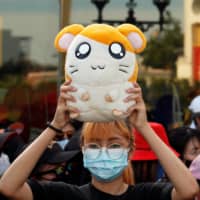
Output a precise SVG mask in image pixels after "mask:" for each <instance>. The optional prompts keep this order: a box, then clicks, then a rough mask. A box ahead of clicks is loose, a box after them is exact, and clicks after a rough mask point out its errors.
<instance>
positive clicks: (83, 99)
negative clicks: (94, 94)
mask: <svg viewBox="0 0 200 200" xmlns="http://www.w3.org/2000/svg"><path fill="white" fill-rule="evenodd" d="M89 99H90V95H89V93H88V92H85V93H83V94H82V95H81V100H82V101H88V100H89Z"/></svg>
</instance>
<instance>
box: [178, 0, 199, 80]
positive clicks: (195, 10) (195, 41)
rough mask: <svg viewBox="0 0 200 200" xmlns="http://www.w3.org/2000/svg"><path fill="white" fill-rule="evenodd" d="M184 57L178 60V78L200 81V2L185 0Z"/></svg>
mask: <svg viewBox="0 0 200 200" xmlns="http://www.w3.org/2000/svg"><path fill="white" fill-rule="evenodd" d="M183 30H184V55H183V56H182V57H179V59H178V60H177V78H178V79H188V80H189V81H190V82H191V83H194V82H195V81H200V0H184V22H183Z"/></svg>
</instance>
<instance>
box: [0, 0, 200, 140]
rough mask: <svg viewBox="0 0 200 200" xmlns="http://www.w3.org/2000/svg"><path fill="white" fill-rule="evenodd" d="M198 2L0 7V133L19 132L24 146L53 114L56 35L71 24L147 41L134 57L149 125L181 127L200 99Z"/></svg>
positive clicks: (105, 0) (8, 3) (52, 2)
mask: <svg viewBox="0 0 200 200" xmlns="http://www.w3.org/2000/svg"><path fill="white" fill-rule="evenodd" d="M199 15H200V0H171V1H170V0H71V1H70V0H42V1H41V0H34V1H32V0H0V128H4V127H6V126H8V125H9V124H11V123H12V122H16V121H20V122H22V123H23V124H24V131H23V137H24V139H25V141H28V140H30V139H31V138H33V137H35V136H36V135H38V134H39V133H40V131H41V129H43V128H44V127H45V125H46V121H48V120H51V119H52V117H53V114H54V111H55V107H56V102H57V95H58V92H59V91H58V88H59V85H60V84H61V83H62V82H63V81H64V72H63V67H64V55H61V54H58V53H57V52H56V50H55V48H54V38H55V36H56V34H57V33H58V31H59V30H60V29H61V28H62V27H64V26H66V25H68V24H72V23H80V24H83V25H88V24H91V23H94V22H98V23H108V24H111V25H114V26H115V25H116V26H117V25H119V24H121V23H126V22H128V23H133V24H136V25H137V26H139V27H140V28H141V29H142V30H143V31H144V32H145V35H146V37H147V38H148V45H147V48H146V50H145V51H144V53H142V54H141V55H139V56H138V60H139V78H138V82H139V83H140V84H141V86H142V88H143V93H144V98H145V101H146V103H147V106H148V117H149V120H154V121H158V122H161V123H162V124H163V125H164V126H165V127H166V128H171V127H176V126H179V125H182V124H183V123H186V122H185V119H184V115H185V111H186V110H187V106H188V104H189V101H190V100H191V98H192V97H193V96H194V95H196V93H198V92H199V81H200V21H199V19H200V16H199Z"/></svg>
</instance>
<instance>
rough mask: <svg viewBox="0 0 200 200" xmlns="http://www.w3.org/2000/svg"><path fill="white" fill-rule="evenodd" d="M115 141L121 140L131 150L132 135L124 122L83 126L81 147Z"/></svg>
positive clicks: (90, 123) (86, 124) (89, 123)
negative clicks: (92, 143) (91, 143)
mask: <svg viewBox="0 0 200 200" xmlns="http://www.w3.org/2000/svg"><path fill="white" fill-rule="evenodd" d="M121 139H122V140H121ZM116 140H117V141H119V140H121V142H123V143H124V145H127V147H129V148H130V150H133V144H134V143H133V134H132V132H131V130H130V129H129V128H128V127H127V126H126V123H125V122H124V121H113V122H104V123H103V122H102V123H98V122H96V123H93V122H88V123H85V124H84V127H83V130H82V139H81V145H82V146H84V145H85V144H87V143H90V142H100V143H109V142H113V141H116Z"/></svg>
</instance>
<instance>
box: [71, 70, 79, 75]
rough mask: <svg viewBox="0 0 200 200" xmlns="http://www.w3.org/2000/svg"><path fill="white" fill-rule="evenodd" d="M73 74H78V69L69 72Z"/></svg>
mask: <svg viewBox="0 0 200 200" xmlns="http://www.w3.org/2000/svg"><path fill="white" fill-rule="evenodd" d="M75 72H78V69H75V70H73V71H71V72H70V73H71V74H73V73H75Z"/></svg>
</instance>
